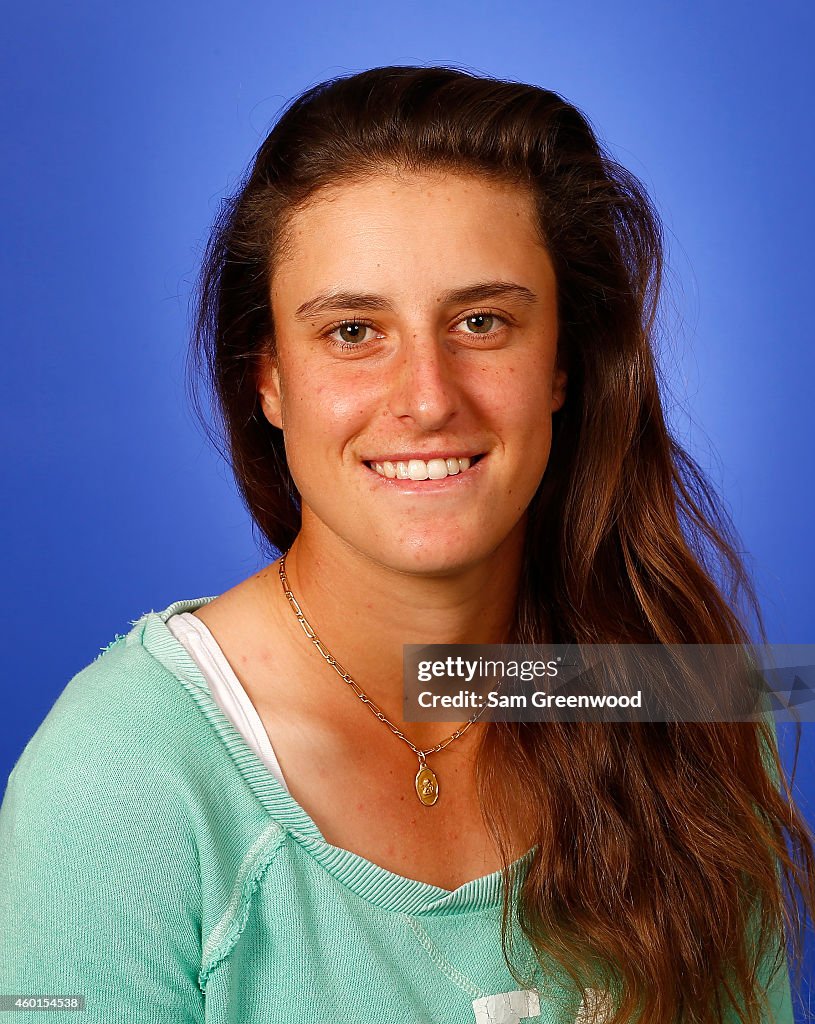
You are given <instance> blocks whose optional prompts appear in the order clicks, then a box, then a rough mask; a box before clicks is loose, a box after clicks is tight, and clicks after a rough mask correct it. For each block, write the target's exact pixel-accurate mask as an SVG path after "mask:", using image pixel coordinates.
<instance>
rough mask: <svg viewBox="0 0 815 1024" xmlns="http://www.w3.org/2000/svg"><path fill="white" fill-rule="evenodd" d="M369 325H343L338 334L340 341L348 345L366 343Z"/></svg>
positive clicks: (338, 329)
mask: <svg viewBox="0 0 815 1024" xmlns="http://www.w3.org/2000/svg"><path fill="white" fill-rule="evenodd" d="M368 329H369V328H368V326H367V324H358V323H348V324H342V325H341V326H340V327H338V328H337V334H339V336H340V339H341V340H342V341H344V342H345V343H346V344H348V345H354V344H358V343H359V342H360V341H364V339H365V332H366V331H367V330H368Z"/></svg>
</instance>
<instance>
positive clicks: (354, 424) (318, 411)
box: [284, 373, 369, 447]
mask: <svg viewBox="0 0 815 1024" xmlns="http://www.w3.org/2000/svg"><path fill="white" fill-rule="evenodd" d="M368 412H369V401H368V397H367V395H366V391H365V389H364V388H361V387H359V386H357V385H356V384H355V383H354V382H353V381H349V380H344V381H332V380H324V381H318V380H316V379H315V376H309V375H307V374H305V373H301V374H299V375H298V376H296V377H293V378H291V377H290V378H289V381H288V387H287V389H286V390H285V392H284V421H285V424H286V433H287V434H288V435H289V436H290V441H291V443H292V446H293V447H296V445H297V438H301V439H304V438H306V437H308V438H312V439H315V440H317V439H320V438H322V439H325V440H329V439H334V440H343V439H345V438H347V437H348V436H349V435H350V434H353V433H354V432H355V431H356V430H357V429H359V428H360V427H361V426H362V425H363V424H364V422H365V419H366V416H367V414H368Z"/></svg>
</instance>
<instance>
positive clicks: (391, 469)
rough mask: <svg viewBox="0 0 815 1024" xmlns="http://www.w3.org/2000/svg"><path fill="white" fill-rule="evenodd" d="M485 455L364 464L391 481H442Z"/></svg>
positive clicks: (460, 471)
mask: <svg viewBox="0 0 815 1024" xmlns="http://www.w3.org/2000/svg"><path fill="white" fill-rule="evenodd" d="M485 454H486V453H484V452H482V453H481V454H480V455H473V456H472V457H471V458H457V457H455V456H450V457H448V458H439V459H428V460H427V461H425V460H424V459H407V460H405V461H403V462H402V461H399V462H391V461H384V462H366V463H365V465H366V466H367V467H368V468H369V469H372V470H373V471H374V472H375V473H378V474H379V476H384V477H387V478H388V479H391V480H444V479H445V478H446V477H448V476H459V475H460V474H461V473H466V472H467V470H468V469H470V467H472V466H475V465H476V464H477V463H478V462H480V460H481V459H483V458H484V455H485Z"/></svg>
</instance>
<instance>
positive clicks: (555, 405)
mask: <svg viewBox="0 0 815 1024" xmlns="http://www.w3.org/2000/svg"><path fill="white" fill-rule="evenodd" d="M568 379H569V375H568V374H567V373H566V371H565V370H559V369H555V372H554V375H553V377H552V412H557V411H558V410H559V409H561V408H562V407H563V403H564V402H565V401H566V382H567V380H568Z"/></svg>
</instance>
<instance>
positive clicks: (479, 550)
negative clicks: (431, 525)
mask: <svg viewBox="0 0 815 1024" xmlns="http://www.w3.org/2000/svg"><path fill="white" fill-rule="evenodd" d="M488 554H489V549H488V548H487V547H485V546H484V544H483V542H482V543H478V544H475V543H473V544H466V543H464V542H463V541H462V539H461V538H457V539H456V540H455V541H451V542H446V543H445V542H443V541H439V540H438V539H436V540H435V541H425V540H421V541H415V542H413V543H411V542H410V541H408V542H407V543H406V544H404V545H402V546H400V547H399V549H398V550H388V551H379V552H370V557H371V558H372V559H373V560H374V561H377V562H379V563H380V564H381V565H384V566H386V567H387V568H389V569H392V570H394V571H395V572H402V573H406V574H408V575H419V576H438V577H442V576H449V575H454V574H457V573H460V572H463V571H465V570H466V569H469V568H471V567H472V566H474V565H477V564H478V563H479V562H480V561H482V560H483V559H484V558H485V557H486V556H487V555H488Z"/></svg>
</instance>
